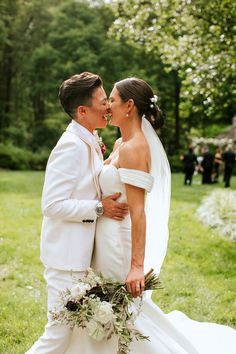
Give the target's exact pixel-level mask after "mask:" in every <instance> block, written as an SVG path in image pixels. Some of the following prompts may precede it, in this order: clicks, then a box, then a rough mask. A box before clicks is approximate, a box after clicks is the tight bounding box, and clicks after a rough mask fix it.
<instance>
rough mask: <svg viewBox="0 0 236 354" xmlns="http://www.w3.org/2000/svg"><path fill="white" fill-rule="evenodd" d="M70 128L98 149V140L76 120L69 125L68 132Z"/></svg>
mask: <svg viewBox="0 0 236 354" xmlns="http://www.w3.org/2000/svg"><path fill="white" fill-rule="evenodd" d="M70 128H72V130H74V132H75V133H77V134H78V135H79V136H81V137H83V138H84V139H85V140H86V141H87V142H88V143H89V144H91V145H93V146H94V148H95V149H96V148H97V140H96V138H95V136H94V135H93V133H91V132H90V131H89V130H88V129H87V128H85V127H83V126H82V125H81V124H79V123H78V122H76V121H75V120H74V119H73V120H72V121H71V123H70V124H69V126H68V130H70Z"/></svg>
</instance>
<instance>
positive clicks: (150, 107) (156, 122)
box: [115, 77, 164, 129]
mask: <svg viewBox="0 0 236 354" xmlns="http://www.w3.org/2000/svg"><path fill="white" fill-rule="evenodd" d="M115 87H116V88H117V90H118V92H119V95H120V98H121V99H122V101H124V102H127V101H128V100H129V99H132V100H133V101H134V104H135V106H136V107H137V110H138V114H139V116H140V118H141V117H142V116H143V115H145V117H146V118H147V119H148V121H149V122H150V123H151V125H152V126H153V128H154V129H159V128H161V127H162V126H163V124H164V114H163V112H162V111H161V110H160V108H159V107H158V106H157V104H156V103H155V102H152V101H151V99H152V98H153V97H154V94H153V90H152V88H151V86H150V85H149V84H148V83H147V82H146V81H144V80H142V79H139V78H137V77H129V78H127V79H124V80H121V81H119V82H117V83H115Z"/></svg>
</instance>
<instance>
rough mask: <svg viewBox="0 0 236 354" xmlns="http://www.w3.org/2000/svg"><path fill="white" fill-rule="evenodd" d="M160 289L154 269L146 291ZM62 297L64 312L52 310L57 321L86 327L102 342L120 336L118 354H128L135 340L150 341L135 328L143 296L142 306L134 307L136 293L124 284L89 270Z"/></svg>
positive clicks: (62, 310) (148, 276)
mask: <svg viewBox="0 0 236 354" xmlns="http://www.w3.org/2000/svg"><path fill="white" fill-rule="evenodd" d="M157 288H160V281H159V278H158V277H157V276H156V275H155V274H154V271H153V270H150V271H149V272H148V273H147V274H146V275H145V290H154V289H157ZM60 298H61V301H62V306H61V310H58V311H51V316H52V319H53V320H54V321H56V322H58V323H63V324H68V325H71V326H72V327H73V326H75V325H76V326H78V327H80V328H86V329H87V331H88V335H89V336H91V337H92V338H93V339H95V340H98V341H100V340H102V339H107V340H108V339H110V338H111V337H112V336H113V335H117V336H118V354H128V353H129V352H130V351H129V345H130V343H131V342H132V340H133V339H134V338H136V340H148V337H146V336H144V335H143V334H142V333H141V332H139V331H138V330H136V329H135V327H134V321H135V319H136V317H137V315H138V313H139V311H140V308H141V304H142V296H141V297H140V299H139V306H134V302H133V301H134V299H133V297H132V294H130V293H129V292H128V290H127V289H126V285H125V284H123V283H120V282H116V281H114V280H111V279H107V278H104V276H103V275H102V274H101V273H97V272H94V271H93V270H92V269H91V268H88V269H87V271H86V273H85V276H84V277H83V278H81V279H80V280H79V282H78V283H77V284H75V285H74V286H73V288H72V289H70V290H69V289H67V290H65V291H63V292H61V294H60Z"/></svg>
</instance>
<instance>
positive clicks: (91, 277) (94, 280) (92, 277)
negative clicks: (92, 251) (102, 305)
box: [81, 268, 101, 288]
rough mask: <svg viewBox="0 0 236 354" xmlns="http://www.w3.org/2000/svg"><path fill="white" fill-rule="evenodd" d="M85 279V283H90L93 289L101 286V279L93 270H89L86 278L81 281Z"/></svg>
mask: <svg viewBox="0 0 236 354" xmlns="http://www.w3.org/2000/svg"><path fill="white" fill-rule="evenodd" d="M84 279H85V282H86V283H88V284H89V285H90V287H91V288H93V287H95V286H97V285H100V284H101V278H100V277H99V276H97V275H96V274H95V273H94V271H93V270H92V268H88V269H87V272H86V276H85V277H84V278H82V279H81V280H82V281H83V280H84Z"/></svg>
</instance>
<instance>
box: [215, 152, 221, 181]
mask: <svg viewBox="0 0 236 354" xmlns="http://www.w3.org/2000/svg"><path fill="white" fill-rule="evenodd" d="M221 164H222V152H221V148H219V147H218V148H217V149H216V152H215V158H214V166H213V183H218V180H219V173H220V165H221Z"/></svg>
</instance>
